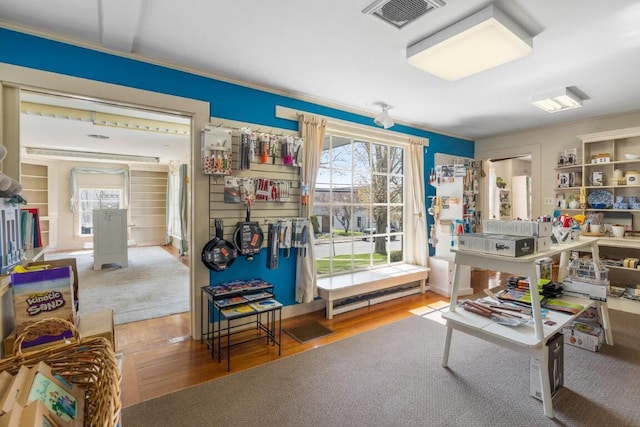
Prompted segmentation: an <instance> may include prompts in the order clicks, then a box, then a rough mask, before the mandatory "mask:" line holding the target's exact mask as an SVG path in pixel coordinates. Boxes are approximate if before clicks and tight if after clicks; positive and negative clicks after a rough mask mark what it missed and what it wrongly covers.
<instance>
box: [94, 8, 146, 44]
mask: <svg viewBox="0 0 640 427" xmlns="http://www.w3.org/2000/svg"><path fill="white" fill-rule="evenodd" d="M98 8H99V9H98V14H99V22H100V35H101V38H102V46H104V47H106V48H107V49H114V50H117V51H120V52H126V53H132V52H133V42H134V40H135V35H136V31H137V29H138V22H139V19H140V13H141V10H142V0H98Z"/></svg>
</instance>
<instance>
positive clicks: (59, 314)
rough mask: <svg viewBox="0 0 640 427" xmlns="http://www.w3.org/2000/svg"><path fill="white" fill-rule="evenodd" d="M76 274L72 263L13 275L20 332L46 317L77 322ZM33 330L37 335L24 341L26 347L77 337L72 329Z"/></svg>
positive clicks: (17, 324)
mask: <svg viewBox="0 0 640 427" xmlns="http://www.w3.org/2000/svg"><path fill="white" fill-rule="evenodd" d="M72 277H73V272H72V271H71V267H69V266H67V267H60V268H53V269H50V270H40V271H31V272H27V273H13V274H12V275H11V289H12V292H13V306H14V313H15V327H16V334H17V335H20V334H21V333H22V332H23V331H24V329H25V328H26V327H27V326H28V325H31V324H33V323H35V322H37V321H39V320H42V319H45V318H51V317H55V318H59V319H64V320H67V321H69V322H71V323H73V324H74V325H75V323H76V310H75V302H74V298H73V286H72V283H71V281H72V280H73V279H72ZM32 332H33V337H28V338H27V339H25V340H24V341H23V343H22V348H23V349H24V348H28V347H30V346H34V345H39V344H44V343H46V342H50V341H56V340H60V339H63V338H70V337H72V336H73V334H72V332H71V330H69V329H61V330H46V331H42V332H40V331H32Z"/></svg>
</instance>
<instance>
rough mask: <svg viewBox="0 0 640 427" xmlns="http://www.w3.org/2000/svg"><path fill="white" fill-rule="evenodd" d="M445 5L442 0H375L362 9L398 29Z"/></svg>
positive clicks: (363, 11)
mask: <svg viewBox="0 0 640 427" xmlns="http://www.w3.org/2000/svg"><path fill="white" fill-rule="evenodd" d="M444 5H445V2H444V1H443V0H377V1H374V2H373V3H371V4H370V5H369V6H367V7H366V8H364V9H363V10H362V13H367V14H369V15H375V16H377V17H378V18H380V19H382V20H383V21H385V22H388V23H389V24H391V25H393V26H394V27H396V28H398V29H400V28H402V27H404V26H405V25H407V24H409V23H411V22H413V21H415V20H416V19H418V18H419V17H421V16H422V15H424V14H425V13H427V12H431V11H432V10H434V9H437V8H439V7H442V6H444Z"/></svg>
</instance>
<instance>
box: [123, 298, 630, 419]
mask: <svg viewBox="0 0 640 427" xmlns="http://www.w3.org/2000/svg"><path fill="white" fill-rule="evenodd" d="M611 320H612V326H613V334H614V339H615V345H614V346H607V345H605V346H603V348H602V350H601V352H600V353H592V352H589V351H586V350H582V349H578V348H575V347H571V346H566V347H565V383H564V384H565V387H564V388H562V389H561V390H560V391H559V392H558V394H557V395H556V396H555V398H554V411H555V420H550V419H548V418H547V417H545V416H544V414H543V412H542V403H541V402H540V401H538V400H536V399H534V398H533V397H530V396H529V360H528V358H527V357H526V356H522V355H520V354H518V353H514V352H512V351H509V350H506V349H502V348H500V347H498V346H496V345H493V344H490V343H486V342H484V341H482V340H479V339H477V338H474V337H470V336H468V335H464V334H462V333H459V332H456V331H454V333H453V340H452V347H451V355H450V359H449V366H450V368H449V369H444V368H442V367H441V366H440V363H441V356H442V347H443V344H444V331H445V329H444V327H443V326H442V325H441V324H439V323H437V322H434V321H432V320H429V319H427V318H424V317H420V316H413V317H410V318H407V319H404V320H401V321H399V322H396V323H393V324H391V325H387V326H384V327H381V328H379V329H376V330H373V331H368V332H365V333H362V334H360V335H357V336H355V337H351V338H347V339H345V340H342V341H339V342H336V343H333V344H329V345H326V346H323V347H319V348H315V349H313V350H309V351H307V352H304V353H302V354H298V355H294V356H290V357H286V358H282V359H279V360H277V361H274V362H271V363H269V364H266V365H263V366H260V367H257V368H253V369H250V370H247V371H242V372H238V373H235V374H232V375H230V376H227V377H223V378H220V379H217V380H213V381H209V382H207V383H204V384H201V385H198V386H194V387H191V388H189V389H186V390H183V391H180V392H176V393H172V394H169V395H166V396H163V397H160V398H157V399H152V400H149V401H147V402H142V403H140V404H138V405H133V406H130V407H127V408H125V409H124V410H123V425H124V426H126V427H136V426H156V425H171V426H225V427H227V426H248V425H259V426H327V427H329V426H330V427H335V426H384V427H387V426H402V427H405V426H554V425H555V426H558V425H559V426H638V425H640V404H639V400H638V399H639V396H640V328H639V327H638V325H640V316H637V315H633V314H628V313H623V312H614V311H612V312H611ZM211 363H213V362H211Z"/></svg>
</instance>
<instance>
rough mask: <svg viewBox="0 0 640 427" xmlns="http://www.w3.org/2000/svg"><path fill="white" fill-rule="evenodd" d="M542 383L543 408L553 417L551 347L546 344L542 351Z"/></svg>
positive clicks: (540, 361) (546, 413) (540, 359)
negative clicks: (550, 371)
mask: <svg viewBox="0 0 640 427" xmlns="http://www.w3.org/2000/svg"><path fill="white" fill-rule="evenodd" d="M538 362H539V363H540V365H539V366H540V384H541V385H542V409H543V410H544V414H545V415H546V416H547V417H549V418H553V402H552V398H551V382H550V379H549V347H547V346H546V345H545V346H544V348H543V349H542V351H541V352H540V358H538Z"/></svg>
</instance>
